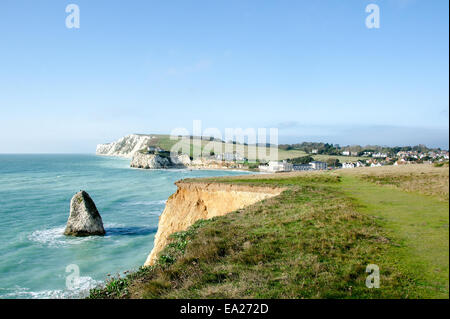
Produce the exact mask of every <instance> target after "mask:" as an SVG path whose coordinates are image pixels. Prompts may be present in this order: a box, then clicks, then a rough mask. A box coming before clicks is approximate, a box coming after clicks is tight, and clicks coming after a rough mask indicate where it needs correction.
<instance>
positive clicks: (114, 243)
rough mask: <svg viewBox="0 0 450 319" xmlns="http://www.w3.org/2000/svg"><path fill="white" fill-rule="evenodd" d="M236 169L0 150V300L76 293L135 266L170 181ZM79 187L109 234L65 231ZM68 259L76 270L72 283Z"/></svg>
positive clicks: (143, 254) (149, 239)
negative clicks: (163, 166) (160, 166)
mask: <svg viewBox="0 0 450 319" xmlns="http://www.w3.org/2000/svg"><path fill="white" fill-rule="evenodd" d="M238 174H245V173H244V172H233V171H189V170H139V169H131V168H129V160H127V159H118V158H107V157H97V156H94V155H0V298H71V297H80V296H83V295H85V294H86V292H87V291H88V289H89V288H92V287H93V286H96V285H98V284H101V283H102V282H103V281H104V280H105V279H106V278H107V275H108V274H110V275H116V274H118V273H123V272H124V271H126V270H130V269H137V268H138V267H139V266H141V265H142V264H143V263H144V261H145V259H146V257H147V255H148V254H149V252H150V251H151V249H152V247H153V239H154V235H155V233H156V230H157V225H158V218H159V215H160V214H161V213H162V211H163V209H164V205H165V201H166V199H167V198H168V196H170V194H172V193H173V192H174V191H175V190H176V186H175V185H174V184H173V183H174V182H175V181H177V180H179V179H182V178H188V177H202V176H223V175H238ZM81 189H84V190H86V191H87V192H88V193H89V194H90V195H91V197H92V199H93V200H94V201H95V203H96V205H97V208H98V210H99V212H100V214H101V216H102V218H103V223H104V226H105V230H106V236H104V237H85V238H70V237H65V236H64V235H63V234H62V233H63V231H64V227H65V223H66V222H67V218H68V216H69V202H70V199H71V197H72V196H73V195H74V194H75V193H76V192H78V191H79V190H81ZM69 265H77V267H78V268H79V271H80V276H79V278H78V279H77V280H75V281H72V286H69V288H70V289H69V288H67V286H66V279H67V277H68V276H73V275H74V274H75V272H74V270H73V268H69V269H68V272H66V267H67V266H69ZM71 267H73V266H71Z"/></svg>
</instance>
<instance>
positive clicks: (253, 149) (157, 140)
mask: <svg viewBox="0 0 450 319" xmlns="http://www.w3.org/2000/svg"><path fill="white" fill-rule="evenodd" d="M149 136H153V137H154V138H153V139H151V142H150V143H149V146H155V147H161V148H162V149H165V150H170V149H171V148H172V147H173V146H174V145H175V144H176V143H178V142H179V140H171V139H170V135H161V134H149ZM179 145H183V149H185V150H190V151H189V154H190V155H192V149H193V145H192V144H191V141H190V140H189V139H184V140H183V139H182V140H181V144H179ZM200 145H201V150H202V152H203V151H205V150H206V151H205V153H206V154H209V152H210V151H212V150H214V149H218V150H220V153H224V152H231V153H232V152H233V151H237V152H238V153H243V154H244V155H245V157H248V155H249V152H250V154H259V153H258V152H260V149H261V148H263V149H264V151H262V153H263V154H265V155H264V156H263V158H259V157H258V158H259V159H260V160H263V161H266V160H270V159H271V157H270V155H273V154H274V152H273V150H272V154H271V153H270V149H269V148H267V147H260V146H254V145H235V144H232V143H222V142H220V141H209V140H201V143H200ZM306 155H308V154H307V153H305V152H304V151H300V150H288V151H287V150H283V149H278V156H277V158H278V160H285V159H288V158H296V157H302V156H306ZM312 157H313V158H314V159H315V160H317V161H326V160H327V159H329V158H337V159H339V160H340V161H341V162H354V161H357V160H359V159H362V157H352V156H332V155H313V156H312Z"/></svg>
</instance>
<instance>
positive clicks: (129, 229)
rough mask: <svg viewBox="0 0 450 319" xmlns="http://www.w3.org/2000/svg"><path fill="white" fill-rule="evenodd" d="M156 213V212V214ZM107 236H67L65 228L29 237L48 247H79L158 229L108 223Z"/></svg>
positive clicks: (37, 233)
mask: <svg viewBox="0 0 450 319" xmlns="http://www.w3.org/2000/svg"><path fill="white" fill-rule="evenodd" d="M155 213H156V212H155ZM104 227H105V231H106V235H105V236H87V237H72V236H65V235H64V229H65V226H61V227H55V228H51V229H44V230H36V231H34V232H32V233H31V234H30V235H29V236H28V240H30V241H32V242H35V243H39V244H43V245H47V246H48V247H53V248H57V247H64V246H68V245H79V244H82V243H84V242H87V241H93V240H102V239H104V238H107V237H111V236H123V235H128V236H132V235H136V236H140V235H149V234H152V233H155V232H156V231H157V228H156V227H150V226H147V225H144V226H126V225H124V224H118V223H108V224H105V225H104Z"/></svg>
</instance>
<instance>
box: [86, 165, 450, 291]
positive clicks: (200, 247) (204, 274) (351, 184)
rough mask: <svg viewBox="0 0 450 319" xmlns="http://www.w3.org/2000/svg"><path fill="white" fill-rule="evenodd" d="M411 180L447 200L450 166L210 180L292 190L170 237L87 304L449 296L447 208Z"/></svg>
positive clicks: (431, 193)
mask: <svg viewBox="0 0 450 319" xmlns="http://www.w3.org/2000/svg"><path fill="white" fill-rule="evenodd" d="M408 169H410V170H416V172H415V173H414V172H412V171H407V170H408ZM383 174H384V175H386V176H389V175H391V178H386V177H379V176H384V175H383ZM397 174H398V175H397ZM377 176H378V177H377ZM395 176H410V177H409V179H406V178H395ZM380 178H381V181H382V182H380ZM414 180H416V181H420V183H421V184H422V185H429V186H428V187H429V188H433V185H434V184H436V183H438V184H439V183H447V184H446V185H447V188H446V189H447V195H446V196H447V198H448V168H435V167H431V166H425V165H421V166H420V167H419V166H415V167H411V168H402V169H399V170H397V171H394V170H392V171H385V170H384V168H380V169H378V168H373V169H361V170H356V169H355V170H351V172H350V171H338V172H332V173H330V172H322V173H311V174H306V173H290V174H275V175H270V176H269V175H265V176H261V175H260V176H255V177H234V178H217V179H208V180H207V181H208V182H220V183H233V184H246V185H258V186H261V185H271V186H282V187H286V188H287V190H286V191H284V192H283V193H282V194H281V195H279V196H277V197H273V198H270V199H266V200H264V201H262V202H259V203H257V204H254V205H252V206H250V207H247V208H245V209H241V210H239V211H235V212H232V213H230V214H227V215H225V216H222V217H218V218H213V219H210V220H207V221H199V222H197V223H196V224H194V225H193V226H191V227H190V228H189V229H188V230H187V231H184V232H179V233H176V234H173V235H172V241H171V243H170V244H169V245H168V246H166V248H165V249H164V250H163V251H162V253H161V254H160V255H159V259H158V262H157V263H156V264H155V265H154V266H151V267H145V268H141V269H139V270H138V271H137V272H134V273H131V274H128V275H127V276H125V277H123V278H114V279H112V280H110V281H109V282H108V283H107V285H106V287H105V288H101V289H95V290H92V291H91V295H90V297H91V298H448V297H449V294H448V284H449V281H448V274H449V272H448V254H449V246H448V244H449V230H448V219H449V216H448V201H443V200H442V198H445V194H444V195H440V194H441V192H442V191H444V190H443V189H444V188H441V187H439V188H440V190H439V192H437V193H436V192H432V191H430V192H428V191H427V192H419V191H418V190H417V189H414V188H412V187H408V186H406V185H409V184H410V183H411V181H414ZM427 181H428V182H430V183H432V184H427V183H428V182H427ZM431 181H433V182H431ZM445 181H446V182H445ZM433 183H434V184H433ZM444 193H445V191H444ZM442 196H444V197H442ZM369 264H376V265H378V267H379V269H380V276H381V279H380V288H379V289H375V288H372V289H369V288H367V287H366V285H365V282H366V277H367V275H368V273H367V272H366V267H367V265H369Z"/></svg>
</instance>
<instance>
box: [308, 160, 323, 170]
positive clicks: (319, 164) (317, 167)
mask: <svg viewBox="0 0 450 319" xmlns="http://www.w3.org/2000/svg"><path fill="white" fill-rule="evenodd" d="M309 165H311V167H312V169H314V170H324V169H327V168H328V165H327V163H325V162H320V161H313V162H311V163H309Z"/></svg>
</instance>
